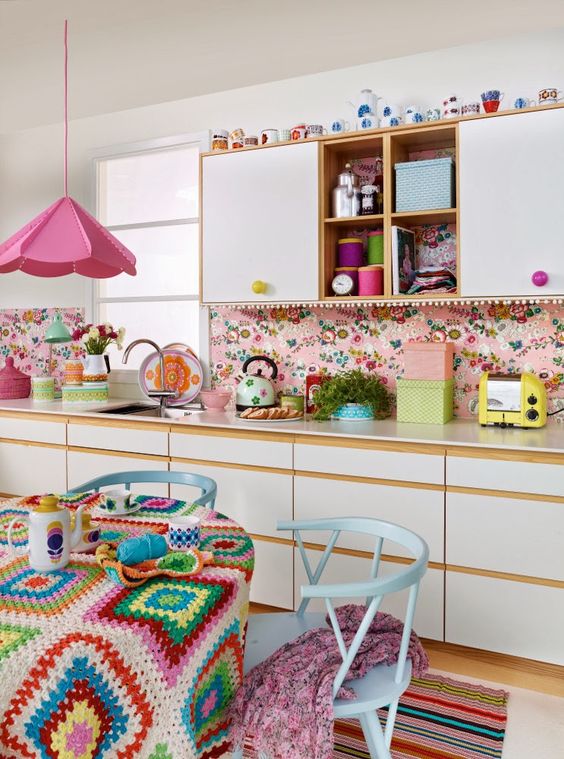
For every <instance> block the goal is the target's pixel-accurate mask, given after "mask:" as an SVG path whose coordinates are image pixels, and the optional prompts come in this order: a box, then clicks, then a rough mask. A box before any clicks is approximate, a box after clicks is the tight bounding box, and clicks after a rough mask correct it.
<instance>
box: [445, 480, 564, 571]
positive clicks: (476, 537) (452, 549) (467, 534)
mask: <svg viewBox="0 0 564 759" xmlns="http://www.w3.org/2000/svg"><path fill="white" fill-rule="evenodd" d="M446 524H447V541H446V545H447V549H446V556H447V563H449V564H458V565H460V566H466V567H476V568H478V569H491V570H495V571H498V572H512V573H514V574H521V575H530V576H532V577H547V578H550V579H554V580H564V551H563V550H562V547H563V546H564V503H550V502H549V501H521V500H518V499H516V498H496V497H495V496H482V495H470V494H466V493H448V494H447V515H446Z"/></svg>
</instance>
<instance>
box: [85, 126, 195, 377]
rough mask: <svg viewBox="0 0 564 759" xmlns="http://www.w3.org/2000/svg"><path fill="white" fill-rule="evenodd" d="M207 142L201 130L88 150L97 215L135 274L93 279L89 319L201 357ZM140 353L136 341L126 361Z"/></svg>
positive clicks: (134, 364)
mask: <svg viewBox="0 0 564 759" xmlns="http://www.w3.org/2000/svg"><path fill="white" fill-rule="evenodd" d="M207 147H208V135H207V133H206V134H205V135H191V136H184V137H182V138H180V137H176V138H168V139H165V140H154V141H151V142H147V143H137V144H135V145H129V146H121V147H117V148H115V149H110V150H104V151H103V152H101V153H99V154H98V155H97V156H96V157H95V159H94V166H95V184H96V186H95V197H96V215H97V218H98V219H99V220H100V221H101V223H102V224H104V226H105V227H106V228H107V229H109V230H110V231H111V232H112V234H113V235H115V236H116V237H117V238H118V239H119V240H121V242H123V244H124V245H126V246H127V247H128V248H129V249H130V250H131V251H132V253H134V254H135V256H136V258H137V276H135V277H131V276H129V275H128V274H120V275H119V276H117V277H113V278H111V279H106V280H99V281H97V282H95V284H94V290H93V301H92V312H93V321H95V322H96V323H98V322H106V321H108V322H111V323H112V324H113V325H114V326H117V327H120V326H124V327H125V328H126V343H129V342H131V341H132V340H136V339H137V338H140V337H147V338H150V339H151V340H154V341H155V342H156V343H157V344H158V345H160V346H161V347H162V346H164V345H167V344H168V343H185V344H186V345H189V346H190V347H191V348H192V349H193V350H194V351H195V352H196V354H198V355H200V356H201V358H203V360H204V361H205V360H206V358H207V355H205V354H207V341H206V340H203V339H202V332H203V331H205V328H206V327H207V323H206V320H205V319H202V318H201V314H202V312H203V311H204V309H201V308H200V307H199V304H198V281H199V254H198V240H199V207H198V203H199V197H198V184H199V183H198V180H199V177H198V172H199V154H200V151H201V150H206V149H207ZM113 350H115V347H113ZM148 352H150V348H149V347H147V349H144V348H142V347H141V346H140V347H139V348H138V349H137V350H136V351H133V352H132V354H131V357H130V359H129V360H128V363H127V368H128V369H137V368H139V365H140V364H141V361H142V360H143V358H144V356H146V355H147V353H148ZM202 354H204V355H202ZM116 359H117V356H116ZM116 363H117V361H116V360H115V359H114V361H113V365H114V366H115V365H116ZM131 375H133V373H131ZM131 379H132V380H135V379H136V373H135V375H134V376H131Z"/></svg>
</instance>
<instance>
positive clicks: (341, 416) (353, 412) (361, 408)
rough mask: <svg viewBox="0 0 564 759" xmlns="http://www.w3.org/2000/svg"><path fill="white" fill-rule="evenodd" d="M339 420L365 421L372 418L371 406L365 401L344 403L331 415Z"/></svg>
mask: <svg viewBox="0 0 564 759" xmlns="http://www.w3.org/2000/svg"><path fill="white" fill-rule="evenodd" d="M331 418H332V419H337V420H339V421H341V422H366V421H370V420H371V419H374V413H373V411H372V407H371V406H369V405H368V404H365V403H345V404H344V405H343V406H340V407H339V408H338V409H337V411H335V413H334V414H332V416H331Z"/></svg>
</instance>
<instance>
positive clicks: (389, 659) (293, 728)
mask: <svg viewBox="0 0 564 759" xmlns="http://www.w3.org/2000/svg"><path fill="white" fill-rule="evenodd" d="M365 611H366V608H365V607H364V606H357V605H355V604H349V605H347V606H341V607H340V608H338V609H336V614H337V619H338V621H339V626H340V628H341V631H342V633H343V639H344V641H345V644H346V645H347V648H348V646H349V645H350V644H351V642H352V639H353V638H354V635H355V632H356V631H357V629H358V627H359V625H360V623H361V621H362V618H363V616H364V613H365ZM327 621H328V620H327ZM402 632H403V624H402V622H400V621H399V620H398V619H396V618H395V617H392V616H391V615H390V614H383V613H380V612H379V613H378V614H377V615H376V617H375V618H374V620H373V622H372V624H371V625H370V627H369V629H368V633H367V634H366V637H365V638H364V641H363V643H362V645H361V647H360V650H359V652H358V654H357V655H356V657H355V660H354V663H353V665H352V667H351V668H350V670H349V672H348V674H347V676H346V678H345V679H346V680H356V679H358V678H359V677H363V676H364V675H365V674H366V672H368V670H370V669H371V668H372V667H375V666H376V665H377V664H387V665H391V664H394V663H395V662H396V661H397V658H398V653H399V648H400V643H401V635H402ZM408 657H409V658H410V659H411V661H412V666H413V675H414V676H415V677H421V675H423V674H424V673H425V672H426V670H427V667H428V666H429V662H428V659H427V655H426V653H425V651H424V649H423V646H422V645H421V643H420V641H419V638H418V637H417V635H416V634H415V633H414V632H412V633H411V638H410V642H409V652H408ZM341 663H342V658H341V655H340V653H339V649H338V647H337V640H336V638H335V634H334V632H333V629H332V628H327V629H325V628H320V629H317V630H310V631H309V632H306V633H304V634H303V635H301V636H300V637H299V638H297V639H296V640H294V641H291V642H290V643H286V645H284V646H282V648H280V649H278V651H275V652H274V653H273V654H272V656H270V657H269V658H268V659H266V660H265V661H264V662H262V663H261V664H259V665H257V666H256V667H255V668H254V669H252V670H251V671H250V672H249V673H248V674H247V675H246V676H245V679H244V681H243V684H242V685H241V687H240V688H239V690H238V692H237V695H236V696H235V699H234V701H233V702H232V705H231V712H230V713H231V719H232V733H231V740H232V744H233V745H234V746H242V745H243V743H244V740H245V737H252V742H253V748H254V749H255V751H257V752H258V751H264V752H265V753H266V754H268V755H269V756H271V757H273V759H274V758H276V759H277V758H278V757H284V758H286V757H292V759H331V757H332V756H333V695H332V687H333V681H334V679H335V675H336V673H337V670H338V668H339V666H340V665H341ZM338 697H339V698H348V699H352V698H354V697H355V696H354V692H353V690H352V689H351V688H348V687H346V686H343V687H341V689H340V691H339V693H338Z"/></svg>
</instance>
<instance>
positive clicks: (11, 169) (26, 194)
mask: <svg viewBox="0 0 564 759" xmlns="http://www.w3.org/2000/svg"><path fill="white" fill-rule="evenodd" d="M445 29H446V30H448V24H446V25H445ZM446 37H447V38H448V34H447V35H446ZM377 39H378V30H375V34H374V40H375V43H374V44H377ZM563 50H564V30H562V29H560V30H554V31H551V32H548V33H543V34H537V35H527V36H525V37H515V38H509V39H504V40H498V41H495V42H485V43H481V44H477V45H465V46H461V47H457V48H450V49H445V50H440V51H437V52H433V53H423V54H420V55H415V56H409V57H405V58H399V59H395V60H389V61H383V62H379V63H374V64H368V65H363V66H356V67H353V68H343V69H338V70H335V71H329V72H325V73H322V74H315V75H312V76H305V77H299V78H296V79H287V80H284V81H279V82H272V83H270V84H266V85H257V86H253V87H246V88H243V89H238V90H231V91H229V92H223V93H215V94H212V95H206V96H202V97H196V98H190V99H186V100H178V101H174V102H170V103H164V104H158V105H154V106H148V107H145V108H138V109H134V110H129V111H121V112H117V113H111V114H105V115H100V116H95V117H91V118H87V119H81V120H78V121H74V122H72V123H71V127H70V145H69V150H70V153H69V164H70V176H69V188H70V193H71V195H72V196H73V197H75V198H76V200H78V202H80V203H83V204H84V205H85V206H87V207H89V206H90V205H91V198H90V190H91V187H90V183H91V173H90V156H91V152H92V151H94V150H96V149H99V148H100V147H102V146H104V145H112V144H116V143H127V142H134V141H138V140H144V139H151V138H154V137H161V136H168V135H174V134H181V133H189V132H199V131H202V130H205V129H208V128H212V129H213V128H217V127H226V128H234V127H238V126H242V127H243V128H244V129H245V130H246V131H247V132H254V133H256V132H258V131H259V130H260V129H261V128H265V127H289V126H292V125H293V124H295V123H298V122H299V121H303V120H305V121H310V122H321V123H325V124H327V123H328V122H329V121H330V120H331V119H332V118H334V117H338V116H346V117H347V118H350V111H349V109H348V108H347V106H346V105H345V101H346V100H348V99H350V98H352V97H353V96H354V94H355V93H356V92H357V91H358V90H360V89H361V88H362V87H371V88H372V89H373V90H375V91H376V92H377V93H379V94H382V95H383V96H384V97H385V98H386V99H388V100H389V101H392V102H397V103H399V104H406V103H408V102H410V103H412V102H413V103H416V104H419V105H420V106H421V107H427V106H429V105H433V104H436V103H438V102H439V101H440V100H441V99H442V98H443V97H444V96H445V95H447V94H450V93H451V92H455V93H457V94H458V95H461V96H462V97H463V98H465V99H467V100H470V99H471V100H475V99H477V98H479V94H480V92H481V91H482V90H483V89H491V88H494V87H496V88H500V89H502V90H505V92H506V103H512V102H513V100H514V99H515V97H517V96H521V95H523V96H527V97H534V96H535V93H536V91H537V90H538V89H539V88H541V87H546V86H551V87H552V86H558V87H561V88H564V54H563V52H562V51H563ZM288 53H289V54H291V51H288ZM337 59H338V51H336V53H335V62H336V63H337ZM197 75H198V72H197V71H195V72H190V71H187V72H186V76H187V77H189V76H197ZM70 106H71V113H72V102H71V104H70ZM0 188H1V189H0V193H1V194H0V239H2V240H3V239H5V238H6V237H8V236H9V235H10V234H12V233H13V232H14V231H16V230H17V229H19V227H20V226H22V225H23V224H24V223H25V222H26V221H28V220H29V219H30V218H31V217H32V216H34V215H35V214H37V213H39V212H40V211H41V210H43V208H45V207H46V206H47V205H48V204H49V203H51V202H53V201H54V200H55V199H56V198H57V197H58V196H59V195H61V193H62V126H61V125H55V126H52V125H51V126H47V127H40V128H37V129H31V130H27V131H24V132H18V133H14V134H6V135H3V136H2V137H1V138H0ZM83 303H85V288H84V285H83V283H82V282H81V281H80V279H79V278H74V277H66V278H62V279H56V280H47V279H45V280H42V279H35V278H32V277H27V276H21V275H17V274H9V275H2V276H0V307H15V306H39V305H51V306H55V305H81V304H83Z"/></svg>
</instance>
